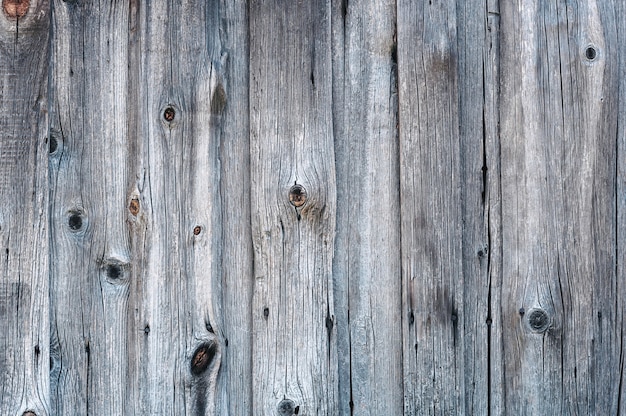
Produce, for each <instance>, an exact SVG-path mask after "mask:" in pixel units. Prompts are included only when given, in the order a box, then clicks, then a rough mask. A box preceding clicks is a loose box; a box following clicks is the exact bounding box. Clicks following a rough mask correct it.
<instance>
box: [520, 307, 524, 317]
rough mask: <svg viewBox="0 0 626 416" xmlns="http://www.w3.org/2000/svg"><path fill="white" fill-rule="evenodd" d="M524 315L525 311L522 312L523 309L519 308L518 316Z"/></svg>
mask: <svg viewBox="0 0 626 416" xmlns="http://www.w3.org/2000/svg"><path fill="white" fill-rule="evenodd" d="M525 313H526V311H525V310H524V308H519V314H520V316H524V314H525Z"/></svg>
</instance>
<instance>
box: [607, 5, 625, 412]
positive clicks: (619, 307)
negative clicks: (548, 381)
mask: <svg viewBox="0 0 626 416" xmlns="http://www.w3.org/2000/svg"><path fill="white" fill-rule="evenodd" d="M615 16H617V17H619V16H626V3H624V2H617V4H616V5H615ZM624 29H625V28H624V25H619V24H618V25H617V40H616V41H615V44H614V45H611V47H610V49H609V50H610V51H611V54H615V55H617V58H616V59H615V62H617V66H618V68H622V69H623V68H626V30H624ZM618 85H619V86H618V89H617V91H618V93H617V102H616V103H615V102H614V105H615V108H616V111H615V114H616V116H617V149H616V158H617V171H616V174H617V178H616V192H617V195H616V198H617V218H616V220H617V224H616V250H615V252H616V255H617V258H616V259H615V260H616V263H617V264H616V276H615V277H616V287H615V292H616V296H617V303H616V312H615V328H616V329H618V328H619V329H620V330H621V336H620V337H619V338H617V339H616V340H615V343H616V348H615V354H616V357H615V358H614V360H615V361H614V363H615V370H617V371H619V375H618V378H617V379H616V381H615V382H616V383H617V384H616V385H614V386H613V387H614V390H613V392H614V393H613V394H617V398H615V397H614V398H615V401H614V403H613V405H612V406H611V411H612V413H614V414H623V413H624V411H626V391H624V390H625V389H626V380H625V379H624V377H625V375H626V360H625V357H624V355H625V351H624V345H626V332H625V331H624V330H623V328H624V325H625V323H626V320H625V318H626V285H625V284H624V276H626V164H625V163H623V161H624V160H626V77H623V76H622V77H619V81H618ZM617 347H618V348H617Z"/></svg>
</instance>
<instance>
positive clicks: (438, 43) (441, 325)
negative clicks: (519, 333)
mask: <svg viewBox="0 0 626 416" xmlns="http://www.w3.org/2000/svg"><path fill="white" fill-rule="evenodd" d="M458 59H459V58H458V49H457V20H456V5H455V4H454V3H450V2H447V3H442V2H428V3H426V2H413V1H399V2H398V69H399V75H398V80H399V88H398V92H399V98H400V105H399V111H400V125H399V128H400V199H401V204H400V207H401V221H402V225H401V227H402V282H403V294H402V296H403V310H402V312H403V346H404V348H403V359H404V411H405V413H406V414H422V415H426V414H442V415H443V414H445V415H447V414H458V413H461V412H463V408H464V390H465V386H464V374H465V362H464V356H463V354H464V348H465V332H466V329H465V311H464V310H463V300H464V292H463V287H464V282H465V277H466V276H465V274H464V270H463V258H462V253H463V246H462V243H463V240H462V237H463V228H462V225H463V201H462V199H461V196H462V195H461V187H462V184H463V178H462V176H461V175H462V173H463V172H462V165H461V155H460V151H461V143H460V136H459V118H460V115H459V105H458V103H459V81H458V74H457V64H458ZM472 243H473V244H476V243H477V242H472Z"/></svg>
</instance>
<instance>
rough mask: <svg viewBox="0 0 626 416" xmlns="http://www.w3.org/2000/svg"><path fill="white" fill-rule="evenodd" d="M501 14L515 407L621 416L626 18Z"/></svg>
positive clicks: (510, 370)
mask: <svg viewBox="0 0 626 416" xmlns="http://www.w3.org/2000/svg"><path fill="white" fill-rule="evenodd" d="M501 6H502V27H503V28H507V29H504V30H503V33H502V53H501V65H502V76H501V80H502V84H501V85H502V89H501V96H500V100H501V107H500V120H501V128H502V130H501V149H502V153H501V164H502V204H503V205H502V248H503V268H502V270H503V275H502V282H503V283H502V292H503V296H502V308H501V314H502V331H503V334H502V339H503V350H504V356H503V365H504V381H505V384H504V389H505V392H506V393H505V394H506V395H505V403H504V408H505V409H507V411H508V409H515V411H516V412H517V413H521V414H617V400H618V397H619V395H620V390H621V387H618V386H620V379H619V364H620V362H621V360H622V357H621V355H622V353H623V352H622V347H621V341H620V340H621V337H622V332H623V328H622V327H621V326H620V327H617V326H616V325H615V324H616V322H619V321H618V320H617V319H618V315H617V314H618V313H621V311H620V310H619V309H620V308H619V307H618V305H620V304H621V303H623V302H624V300H623V299H620V298H619V297H618V293H619V292H618V290H616V289H617V282H618V280H623V276H620V277H618V276H616V258H615V255H616V226H617V224H616V215H617V212H616V197H617V196H616V194H615V190H616V163H617V160H616V151H615V149H616V145H617V143H616V133H617V130H616V129H617V118H616V115H617V113H616V108H617V105H618V101H617V96H616V95H615V92H616V91H618V85H619V84H618V81H619V76H620V68H619V67H618V66H617V62H618V60H617V59H618V58H617V55H616V53H617V48H618V42H617V36H616V30H617V26H618V25H621V23H618V22H621V21H623V16H621V17H619V18H618V17H617V16H616V15H615V7H614V4H613V2H610V1H609V2H604V1H603V2H601V1H594V0H590V1H585V2H578V3H569V2H568V3H564V2H558V3H546V2H541V1H528V2H524V3H523V4H520V5H514V4H513V3H507V2H504V3H502V4H501ZM621 71H622V72H623V68H622V69H621ZM620 198H623V196H621V197H620ZM620 319H621V318H620Z"/></svg>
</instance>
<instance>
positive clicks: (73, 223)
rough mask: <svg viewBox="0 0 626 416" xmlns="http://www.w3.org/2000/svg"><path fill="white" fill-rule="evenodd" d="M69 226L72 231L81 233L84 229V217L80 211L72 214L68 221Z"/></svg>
mask: <svg viewBox="0 0 626 416" xmlns="http://www.w3.org/2000/svg"><path fill="white" fill-rule="evenodd" d="M67 225H68V227H70V230H72V231H79V230H80V229H81V228H83V216H82V214H81V213H80V212H78V211H72V212H70V216H69V218H68V219H67Z"/></svg>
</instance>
